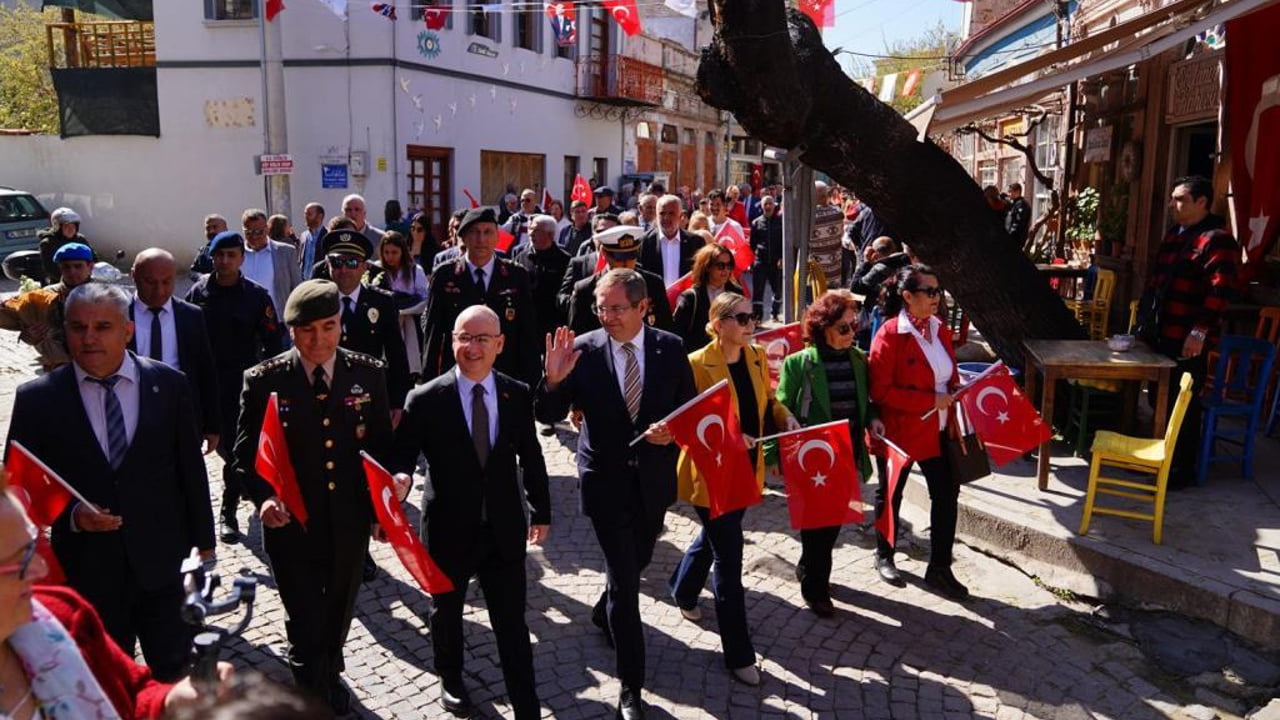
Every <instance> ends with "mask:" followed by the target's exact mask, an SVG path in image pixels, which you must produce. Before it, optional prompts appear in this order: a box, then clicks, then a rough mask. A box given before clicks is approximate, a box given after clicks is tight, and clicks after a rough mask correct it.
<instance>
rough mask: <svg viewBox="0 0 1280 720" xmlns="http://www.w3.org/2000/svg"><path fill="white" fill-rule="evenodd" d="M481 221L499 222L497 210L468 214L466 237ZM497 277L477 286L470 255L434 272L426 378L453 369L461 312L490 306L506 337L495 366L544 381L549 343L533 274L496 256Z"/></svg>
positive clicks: (532, 382) (531, 381)
mask: <svg viewBox="0 0 1280 720" xmlns="http://www.w3.org/2000/svg"><path fill="white" fill-rule="evenodd" d="M477 222H491V223H494V224H495V225H496V224H497V218H496V216H495V215H494V212H493V209H492V208H477V209H475V210H471V211H470V212H468V213H467V215H466V217H465V218H463V220H462V223H461V224H460V225H459V226H458V236H459V237H461V236H462V235H463V234H464V233H465V232H466V229H467V227H468V226H469V225H472V224H474V223H477ZM490 272H491V274H492V277H487V276H486V277H485V280H484V282H485V289H484V292H483V293H481V292H480V289H479V287H477V286H476V278H475V275H474V269H473V268H472V267H471V266H470V265H469V264H468V261H467V256H466V255H465V254H464V255H463V256H462V257H460V258H458V259H457V260H453V261H451V262H446V263H442V264H441V265H440V266H439V267H437V268H436V270H435V272H433V273H431V300H430V301H429V302H428V304H427V312H426V314H425V315H423V320H422V329H423V335H424V337H425V338H426V343H427V350H426V352H425V353H424V355H423V359H422V375H423V378H427V379H429V378H434V377H437V376H439V375H440V374H441V373H443V372H444V371H445V370H448V369H449V368H451V367H453V365H454V360H453V352H452V349H451V348H452V347H453V339H452V338H453V323H454V321H455V320H457V319H458V315H459V313H461V312H462V311H463V310H464V309H465V308H468V307H470V306H472V305H481V304H483V305H487V306H489V308H490V309H491V310H493V311H494V312H496V313H498V319H499V320H500V321H501V325H502V334H503V336H504V337H505V341H504V345H503V349H502V354H501V355H499V356H498V362H497V363H496V364H495V368H496V369H497V370H498V371H499V372H501V373H504V374H506V375H509V376H511V377H513V378H515V379H517V380H519V381H521V382H523V383H526V384H527V385H529V387H535V386H536V385H537V384H538V380H539V379H541V377H542V362H541V360H540V359H539V358H540V357H541V351H542V348H543V347H544V345H545V343H544V342H543V339H542V338H541V337H539V336H538V327H539V326H538V323H537V316H536V312H535V310H534V304H533V293H532V291H531V289H530V285H529V273H527V272H525V269H524V268H522V267H520V266H519V265H517V264H515V263H514V262H511V261H510V260H504V259H502V258H501V257H498V255H497V254H495V255H494V256H493V263H492V270H491V271H490Z"/></svg>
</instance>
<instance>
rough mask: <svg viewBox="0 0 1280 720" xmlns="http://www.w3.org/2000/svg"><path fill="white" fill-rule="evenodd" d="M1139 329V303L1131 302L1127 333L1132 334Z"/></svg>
mask: <svg viewBox="0 0 1280 720" xmlns="http://www.w3.org/2000/svg"><path fill="white" fill-rule="evenodd" d="M1137 327H1138V301H1137V300H1130V301H1129V327H1128V329H1126V330H1125V332H1126V333H1132V332H1133V331H1134V330H1135V329H1136V328H1137Z"/></svg>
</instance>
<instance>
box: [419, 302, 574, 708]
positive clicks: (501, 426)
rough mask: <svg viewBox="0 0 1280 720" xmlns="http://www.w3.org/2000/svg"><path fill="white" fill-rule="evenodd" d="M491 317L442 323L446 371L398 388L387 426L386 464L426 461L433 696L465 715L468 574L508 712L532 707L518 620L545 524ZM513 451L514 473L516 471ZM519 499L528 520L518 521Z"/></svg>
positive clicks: (534, 468)
mask: <svg viewBox="0 0 1280 720" xmlns="http://www.w3.org/2000/svg"><path fill="white" fill-rule="evenodd" d="M503 342H504V338H503V336H502V333H501V324H500V322H499V320H498V316H497V314H496V313H494V312H493V311H492V310H490V309H489V308H487V307H485V306H483V305H473V306H471V307H469V308H467V309H465V310H463V311H462V313H461V314H460V315H458V319H457V321H456V322H455V324H454V330H453V356H454V359H455V360H456V361H457V365H455V366H454V370H453V372H446V373H444V374H443V375H441V376H440V377H438V378H436V379H435V380H432V381H431V382H430V383H428V384H426V385H423V386H420V387H418V388H417V389H415V390H414V391H413V392H412V393H410V394H409V400H408V402H407V403H406V407H405V414H404V420H403V422H401V424H400V427H399V428H398V429H397V431H396V451H395V453H394V456H395V460H394V461H395V464H396V465H395V467H396V469H398V470H401V471H403V472H405V473H410V472H413V468H414V464H415V462H416V460H417V457H418V453H419V452H422V453H423V454H424V455H425V456H426V458H427V465H428V467H429V469H430V471H431V474H430V479H429V481H428V482H429V483H430V485H431V490H429V491H424V493H423V494H424V498H425V500H424V502H425V506H424V507H423V512H422V539H423V542H424V543H425V544H426V546H427V549H428V550H430V552H431V557H432V558H433V559H435V561H436V562H437V563H438V564H439V565H440V568H441V570H443V571H444V572H445V574H446V575H448V576H449V579H450V580H452V581H453V584H454V590H453V592H448V593H440V594H435V595H432V596H431V599H432V610H431V617H430V623H431V642H432V645H433V646H434V647H435V669H436V674H437V675H439V676H440V688H441V693H440V702H441V704H442V705H444V708H445V709H446V710H448V711H449V712H451V713H453V714H455V715H457V716H459V717H466V716H469V715H470V714H471V713H472V711H473V709H474V708H473V707H472V705H471V700H470V697H469V696H468V694H467V690H466V687H465V686H464V685H463V683H462V608H463V605H464V604H465V602H466V595H467V584H468V583H469V582H470V581H471V578H472V577H473V576H475V577H478V578H479V580H480V587H481V589H482V590H483V591H484V598H485V603H486V604H487V605H488V608H489V618H490V621H491V624H492V625H493V631H494V635H495V636H496V638H497V641H498V658H499V660H500V661H501V663H502V676H503V678H504V679H505V681H506V684H507V695H508V696H509V697H510V699H511V707H512V710H513V711H514V712H515V717H516V718H517V719H518V720H535V719H536V718H538V717H539V716H540V711H539V708H538V695H537V692H536V690H535V683H534V675H533V650H532V648H531V646H530V643H529V628H528V627H527V626H526V624H525V620H524V613H525V590H526V579H525V566H524V563H525V543H526V541H527V542H529V543H531V544H533V545H541V544H542V541H543V540H544V539H545V538H546V536H547V530H548V528H549V525H550V523H551V505H550V494H549V492H548V488H547V468H546V464H545V463H544V462H543V459H542V446H541V445H539V444H538V440H537V438H536V437H535V436H534V432H533V398H532V395H531V393H530V391H529V388H528V387H527V386H526V385H525V384H524V383H522V382H520V381H518V380H516V379H514V378H511V377H509V376H507V375H504V374H502V373H500V372H495V371H494V369H493V365H494V362H495V361H496V360H497V358H498V356H499V354H500V353H501V352H502V350H503ZM517 458H518V459H519V465H520V467H521V468H523V470H524V472H523V475H522V476H521V475H520V474H518V473H517V468H516V465H517ZM526 506H528V508H529V514H530V518H531V523H532V526H529V524H528V523H526V521H525V507H526Z"/></svg>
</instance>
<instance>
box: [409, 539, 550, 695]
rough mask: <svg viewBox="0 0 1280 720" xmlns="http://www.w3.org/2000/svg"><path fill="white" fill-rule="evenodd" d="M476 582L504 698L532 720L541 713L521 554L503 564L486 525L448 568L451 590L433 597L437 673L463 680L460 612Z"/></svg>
mask: <svg viewBox="0 0 1280 720" xmlns="http://www.w3.org/2000/svg"><path fill="white" fill-rule="evenodd" d="M472 577H475V578H477V579H478V580H479V581H480V590H481V592H483V593H484V599H485V603H486V604H487V605H488V607H489V622H490V624H491V625H492V626H493V635H494V638H495V639H496V640H497V642H498V661H499V662H500V663H501V664H502V678H503V680H504V681H505V682H506V684H507V696H508V697H510V699H511V709H512V710H513V711H514V712H515V717H516V718H518V720H525V719H526V718H528V719H529V720H536V718H538V717H540V716H541V714H542V711H541V709H540V708H539V706H538V693H537V690H536V689H535V688H536V683H535V681H534V675H533V646H532V645H531V644H530V641H529V626H528V624H526V623H525V619H524V615H525V593H526V588H527V586H526V578H525V566H524V555H523V553H522V554H521V555H520V557H519V559H518V560H517V559H512V560H504V559H503V558H502V554H501V553H499V552H498V548H497V545H496V544H495V542H494V538H493V531H492V530H491V529H490V528H489V526H488V525H485V526H484V527H483V528H482V529H481V531H480V536H479V537H477V538H476V541H475V544H474V548H473V552H472V554H471V557H470V558H468V559H467V560H466V561H465V562H463V563H462V567H461V568H457V569H451V570H450V572H449V579H450V580H452V581H453V586H454V591H453V592H449V593H441V594H437V595H432V596H431V605H432V607H431V615H430V617H429V623H430V627H431V644H432V647H433V648H434V649H435V669H436V674H437V675H439V676H440V677H441V678H443V679H447V680H451V681H453V682H455V683H457V684H461V682H462V646H463V639H462V610H463V606H464V605H465V604H466V600H467V585H468V584H469V583H470V581H471V578H472Z"/></svg>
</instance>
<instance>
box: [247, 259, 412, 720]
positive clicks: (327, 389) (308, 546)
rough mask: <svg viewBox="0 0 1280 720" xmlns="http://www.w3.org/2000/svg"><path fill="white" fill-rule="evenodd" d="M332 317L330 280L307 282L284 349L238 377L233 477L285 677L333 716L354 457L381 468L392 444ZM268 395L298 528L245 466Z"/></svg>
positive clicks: (352, 531) (353, 587) (362, 512)
mask: <svg viewBox="0 0 1280 720" xmlns="http://www.w3.org/2000/svg"><path fill="white" fill-rule="evenodd" d="M341 316H342V306H341V302H340V300H339V293H338V286H337V285H336V284H334V283H333V282H331V281H328V280H308V281H306V282H304V283H302V284H300V285H298V287H296V288H295V289H294V290H293V292H292V293H290V295H289V300H288V302H287V303H286V304H285V312H284V321H285V324H287V325H288V326H289V332H290V335H291V336H292V338H293V348H292V349H291V350H289V351H287V352H285V353H282V354H280V355H277V356H276V357H274V358H271V359H270V360H267V361H266V362H263V363H261V364H259V365H256V366H254V367H253V368H250V369H249V370H248V371H246V372H245V374H244V391H243V393H242V395H241V410H240V421H239V423H238V428H239V432H238V436H237V438H236V444H235V471H236V472H237V473H239V474H240V476H241V480H242V482H243V483H244V486H245V488H246V489H247V490H248V491H249V494H250V496H251V497H252V498H253V502H254V504H255V505H257V506H258V514H259V516H260V517H261V519H262V526H263V528H264V529H263V547H264V548H265V549H266V551H267V555H268V558H269V560H270V562H271V572H272V575H273V576H274V577H275V581H276V586H277V587H278V588H279V590H280V599H281V601H282V602H283V603H284V608H285V614H286V617H287V619H286V621H285V632H286V635H287V637H288V640H289V654H288V662H289V667H290V670H292V671H293V676H294V679H295V680H296V681H297V683H298V685H299V686H301V687H303V688H306V689H307V690H309V691H311V692H312V693H314V694H315V695H316V696H317V697H318V698H319V699H321V700H323V701H326V702H328V703H329V704H330V706H331V707H332V708H333V709H334V711H335V712H337V713H339V714H343V713H346V712H347V711H349V709H350V703H351V697H350V693H349V692H348V690H347V689H346V687H344V686H343V684H342V680H341V679H340V677H339V673H340V672H341V671H342V670H343V667H344V665H343V658H342V647H343V644H344V643H345V642H346V639H347V631H348V630H349V629H350V627H351V615H352V610H353V607H354V605H355V598H356V593H357V591H358V590H359V587H360V575H361V560H362V559H363V558H364V555H365V552H366V550H367V549H368V545H369V534H370V527H371V525H370V521H371V518H372V517H373V509H372V506H371V504H370V500H369V490H368V486H367V485H366V482H365V479H364V469H363V465H362V462H361V459H360V454H359V453H360V451H361V450H365V451H367V452H369V454H371V455H373V456H374V458H376V459H378V460H379V461H380V462H382V463H384V464H385V463H386V462H387V454H388V453H389V452H390V450H391V446H392V441H393V438H392V429H391V408H390V406H389V403H388V400H387V389H386V379H385V372H384V364H383V362H382V361H381V360H377V359H375V358H372V357H369V356H368V355H364V354H361V353H356V352H352V351H350V350H347V349H345V348H341V347H339V346H338V341H339V339H340V337H341V334H342V317H341ZM271 393H276V394H277V405H278V408H279V413H280V424H281V426H282V428H283V431H284V437H285V444H286V445H287V446H288V448H287V452H288V457H289V461H290V462H291V463H292V465H293V469H294V472H295V474H296V476H297V481H298V486H299V489H300V491H301V495H302V500H303V503H304V505H305V507H306V511H307V516H308V519H307V525H306V528H305V529H304V528H303V527H302V526H301V525H300V522H299V520H298V519H297V518H294V517H293V516H292V515H291V514H290V512H289V510H288V509H287V508H286V507H285V505H284V503H283V501H282V500H281V499H280V498H279V497H278V496H277V495H276V494H275V491H274V490H273V489H272V487H271V485H269V484H268V483H267V481H266V480H265V479H264V478H262V477H261V476H259V475H258V474H257V472H256V470H255V469H254V459H255V456H256V454H257V449H258V436H259V434H260V432H261V429H262V418H263V413H264V412H265V410H266V406H267V400H268V398H269V397H270V395H271ZM396 485H397V491H398V493H399V497H400V498H401V499H403V498H404V496H405V495H407V494H408V492H409V481H408V478H406V477H404V476H399V477H397V478H396Z"/></svg>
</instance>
